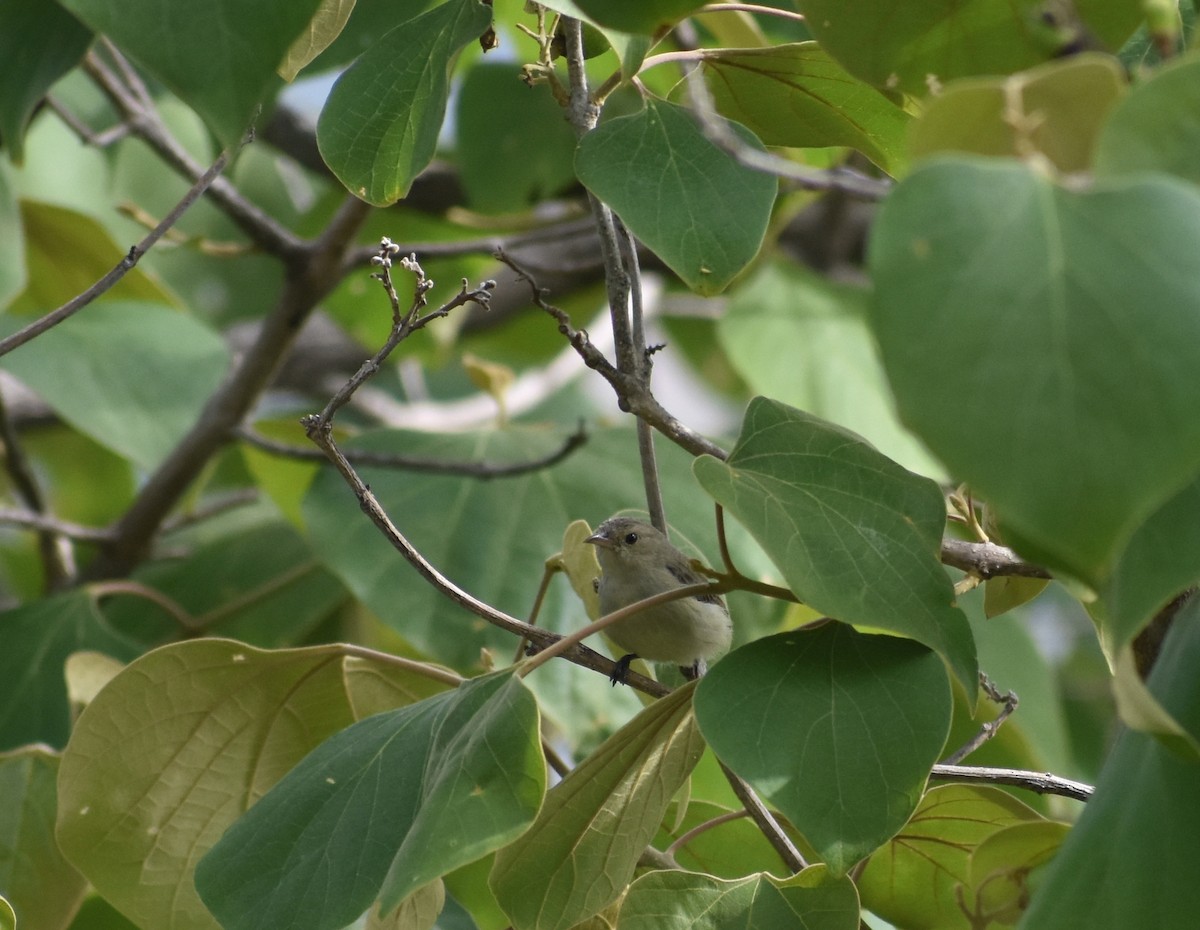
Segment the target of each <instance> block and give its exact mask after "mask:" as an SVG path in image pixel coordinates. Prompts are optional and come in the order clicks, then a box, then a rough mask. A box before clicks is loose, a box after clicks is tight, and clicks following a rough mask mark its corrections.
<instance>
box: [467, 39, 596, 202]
mask: <svg viewBox="0 0 1200 930" xmlns="http://www.w3.org/2000/svg"><path fill="white" fill-rule="evenodd" d="M519 74H520V71H519V69H518V67H517V65H516V64H515V63H514V64H478V65H476V66H475V67H473V68H471V70H470V71H468V72H467V75H466V78H465V79H464V80H463V84H462V89H461V91H460V92H459V97H458V110H457V115H456V118H455V125H456V128H457V133H458V146H457V152H458V163H459V168H460V172H461V176H462V182H463V186H464V187H465V188H466V191H467V197H468V198H469V200H470V203H471V206H472V207H474V208H475V209H477V210H482V211H484V212H488V213H504V212H515V211H518V210H525V209H527V208H529V207H530V206H532V205H533V204H535V203H537V202H538V201H539V200H541V199H543V198H545V197H549V196H552V195H554V194H557V193H559V192H560V191H561V190H563V189H564V188H565V187H567V186H569V185H571V184H573V183H574V181H575V165H574V157H575V134H574V133H573V132H572V131H571V127H570V125H569V124H568V123H567V121H566V119H565V118H564V113H563V109H562V107H560V106H559V105H558V103H557V102H555V100H554V97H553V96H552V95H551V94H550V93H549V91H548V90H547V89H546V88H544V87H538V88H529V87H526V86H525V85H524V84H523V83H521V81H520V80H519Z"/></svg>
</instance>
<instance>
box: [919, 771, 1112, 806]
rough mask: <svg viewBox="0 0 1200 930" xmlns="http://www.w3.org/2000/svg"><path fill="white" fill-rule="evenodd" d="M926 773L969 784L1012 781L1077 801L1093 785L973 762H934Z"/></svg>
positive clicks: (937, 778) (1086, 795)
mask: <svg viewBox="0 0 1200 930" xmlns="http://www.w3.org/2000/svg"><path fill="white" fill-rule="evenodd" d="M929 777H930V778H931V779H933V780H934V781H950V782H961V783H965V784H971V785H1011V786H1012V787H1014V788H1024V789H1026V790H1027V791H1033V792H1036V793H1037V794H1057V795H1061V796H1062V797H1064V798H1073V799H1074V800H1076V801H1086V800H1088V799H1089V798H1091V796H1092V794H1093V792H1095V790H1096V789H1095V788H1093V787H1092V786H1091V785H1087V784H1084V783H1083V782H1081V781H1071V780H1070V779H1069V778H1061V777H1059V776H1058V775H1051V774H1050V773H1049V772H1027V771H1025V770H1023V769H998V768H988V767H984V766H974V765H944V764H942V765H935V766H934V767H933V771H932V772H930V773H929Z"/></svg>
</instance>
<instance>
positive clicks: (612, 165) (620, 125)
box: [575, 99, 777, 294]
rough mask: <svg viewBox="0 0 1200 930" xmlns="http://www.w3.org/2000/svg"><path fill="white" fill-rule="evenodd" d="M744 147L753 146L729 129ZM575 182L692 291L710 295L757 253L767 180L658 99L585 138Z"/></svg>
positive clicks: (772, 185)
mask: <svg viewBox="0 0 1200 930" xmlns="http://www.w3.org/2000/svg"><path fill="white" fill-rule="evenodd" d="M732 125H733V128H734V130H735V131H736V132H738V133H739V135H741V136H742V138H743V139H744V140H745V141H746V143H747V144H748V145H752V146H754V147H756V148H761V143H760V142H758V140H757V139H755V138H754V137H753V136H752V135H751V134H750V133H749V131H748V130H746V129H745V128H744V127H741V126H738V125H737V124H732ZM575 170H576V173H577V174H578V175H579V180H580V181H582V182H583V184H584V186H586V187H587V188H588V189H589V190H590V191H591V192H592V193H593V194H595V195H596V196H597V197H599V198H600V199H601V200H603V201H604V202H605V203H607V204H608V205H609V206H611V207H612V208H613V210H615V211H616V212H617V213H618V214H620V216H621V219H622V220H624V221H625V223H626V225H628V226H629V228H630V230H631V231H632V232H633V233H634V235H636V236H637V237H638V238H639V239H641V240H642V241H643V242H644V243H645V244H646V245H647V246H648V247H649V248H650V249H652V250H653V251H654V253H655V254H656V255H658V257H659V258H661V259H662V260H663V261H664V262H666V263H667V265H668V266H669V267H670V268H671V270H672V271H674V272H675V273H676V274H677V275H679V277H680V278H682V279H683V281H684V283H685V284H687V286H688V287H690V288H691V289H692V290H694V291H697V292H699V293H701V294H717V293H720V292H721V291H723V290H724V289H725V288H726V287H727V286H728V285H729V282H730V281H732V280H733V278H734V277H735V276H736V275H737V274H738V272H740V271H741V270H742V269H743V268H745V267H746V265H747V264H748V263H749V262H750V260H751V259H752V258H754V256H755V255H756V254H757V253H758V250H759V247H760V246H761V245H762V241H763V236H764V235H765V234H766V229H767V221H768V220H769V219H770V216H771V207H772V206H773V204H774V202H775V191H776V186H777V185H776V182H775V179H774V178H772V177H770V176H768V175H766V174H762V173H761V172H757V171H751V170H750V169H748V168H743V167H742V166H741V165H739V164H738V163H737V162H735V161H734V160H733V159H732V158H731V157H730V156H729V155H727V154H726V153H725V152H723V151H721V149H719V148H717V147H716V146H715V145H714V144H713V143H711V142H709V141H708V139H706V138H705V137H704V134H703V133H702V132H701V131H700V128H699V127H698V126H697V125H696V123H695V120H694V119H693V118H692V117H691V115H690V114H689V112H688V111H687V110H685V109H684V108H682V107H677V106H675V105H674V104H671V103H667V102H665V101H662V100H653V99H651V100H648V101H647V102H646V108H645V109H644V110H642V111H641V112H640V113H635V114H634V115H632V116H623V117H619V118H617V119H614V120H610V121H609V122H607V123H602V124H601V125H600V126H599V127H597V128H596V129H594V130H592V131H591V132H589V133H588V134H587V135H585V136H584V137H583V139H582V140H580V143H579V149H578V152H577V154H576V156H575Z"/></svg>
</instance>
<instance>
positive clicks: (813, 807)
mask: <svg viewBox="0 0 1200 930" xmlns="http://www.w3.org/2000/svg"><path fill="white" fill-rule="evenodd" d="M950 707H951V697H950V687H949V682H948V679H947V677H946V670H945V667H944V666H943V665H942V663H941V662H940V661H939V660H938V658H937V656H935V655H934V654H933V653H932V652H930V651H929V650H928V649H926V648H925V647H923V646H921V645H919V644H917V643H914V642H912V641H911V640H903V639H896V638H893V637H887V636H871V635H868V634H865V633H858V632H856V631H855V630H853V629H851V628H850V627H847V626H845V625H843V624H835V623H830V624H827V625H826V626H823V627H821V628H819V629H817V630H814V631H811V632H795V631H793V632H790V633H780V634H778V635H776V636H772V637H768V638H765V639H760V640H757V641H755V642H753V643H750V644H749V645H747V646H743V647H742V648H741V649H738V650H736V651H735V652H733V653H731V654H730V655H729V656H728V658H726V659H725V660H724V661H722V662H720V663H718V664H717V665H716V666H714V668H713V670H712V671H711V672H710V673H709V674H708V675H707V676H705V678H704V679H703V681H702V683H701V685H700V688H699V690H698V691H697V693H696V715H697V718H698V719H699V721H700V724H701V727H702V728H703V732H704V736H705V738H706V739H707V740H708V741H709V742H710V743H711V744H712V747H713V750H714V751H715V752H716V753H717V755H718V756H720V757H721V759H722V760H723V761H724V762H725V763H726V764H727V765H729V766H730V768H732V769H734V770H735V771H736V772H737V773H738V774H739V775H741V776H742V777H744V778H745V779H747V780H748V781H749V782H750V783H751V784H752V785H754V786H755V787H756V788H758V789H759V790H760V791H761V792H762V793H763V794H764V795H765V796H766V798H767V799H768V800H769V801H771V802H772V803H773V804H775V805H776V806H777V807H778V808H779V809H780V810H781V811H783V813H784V814H786V815H787V817H788V820H790V821H791V822H792V823H793V824H794V825H795V827H796V829H797V830H799V831H800V832H801V833H802V834H804V837H805V839H807V840H808V841H809V843H811V844H812V846H813V847H814V848H815V849H816V850H817V853H818V854H819V855H820V856H821V858H822V860H823V861H824V862H826V863H827V864H828V865H829V867H830V869H831V870H832V871H833V873H834V874H835V875H843V874H845V872H846V871H847V870H848V869H849V868H850V867H851V866H853V865H854V864H855V863H856V862H857V861H858V860H860V859H862V858H863V857H864V856H866V855H868V854H869V853H870V852H871V851H872V850H874V849H876V848H877V847H879V846H880V845H881V844H883V843H885V842H887V840H888V839H889V838H891V837H892V836H894V835H895V834H896V832H897V831H899V830H900V828H901V827H903V826H904V824H905V822H906V821H907V820H908V818H909V816H910V815H911V814H912V812H913V811H914V810H915V809H916V807H917V803H918V802H919V801H920V800H921V795H922V792H923V791H924V789H925V780H926V779H927V778H928V777H929V770H930V768H931V766H932V765H933V763H934V762H935V761H936V760H937V757H938V754H939V753H940V752H941V750H942V746H943V745H944V743H945V741H946V733H947V732H948V730H949V727H950ZM767 734H770V735H769V736H768V735H767Z"/></svg>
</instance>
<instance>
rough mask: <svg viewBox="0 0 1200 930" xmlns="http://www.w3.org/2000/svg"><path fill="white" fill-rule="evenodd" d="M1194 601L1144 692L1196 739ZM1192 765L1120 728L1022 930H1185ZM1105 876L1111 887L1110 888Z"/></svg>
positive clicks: (1195, 837)
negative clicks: (1146, 929)
mask: <svg viewBox="0 0 1200 930" xmlns="http://www.w3.org/2000/svg"><path fill="white" fill-rule="evenodd" d="M1197 667H1200V601H1195V600H1193V602H1192V603H1191V604H1189V605H1188V606H1187V607H1185V608H1184V609H1183V610H1182V611H1181V612H1180V613H1179V614H1178V615H1177V616H1176V618H1175V623H1174V624H1173V625H1172V628H1171V632H1170V633H1169V634H1168V636H1167V639H1166V641H1165V642H1164V644H1163V649H1162V652H1161V654H1160V656H1159V660H1158V662H1157V663H1156V664H1155V666H1154V670H1153V672H1151V674H1150V679H1149V682H1148V684H1149V687H1150V690H1151V692H1152V693H1153V694H1154V696H1155V697H1156V698H1158V700H1159V701H1160V702H1161V703H1162V705H1163V707H1164V708H1165V709H1166V710H1167V712H1168V713H1170V714H1171V715H1172V716H1173V717H1174V718H1175V719H1176V720H1178V721H1179V722H1180V723H1182V724H1183V726H1184V727H1185V728H1186V730H1187V731H1188V732H1189V733H1190V734H1191V735H1192V736H1193V737H1196V736H1198V735H1200V677H1197V675H1196V668H1197ZM1197 783H1200V763H1197V762H1195V761H1190V760H1188V759H1186V758H1184V757H1182V756H1179V755H1176V754H1175V753H1173V752H1171V751H1170V750H1169V749H1167V748H1166V747H1164V746H1163V745H1162V744H1161V743H1159V742H1158V741H1157V740H1156V739H1155V738H1154V737H1152V736H1148V735H1146V734H1144V733H1139V732H1137V731H1135V730H1126V731H1124V732H1123V733H1122V734H1121V736H1120V737H1119V738H1118V741H1117V744H1116V746H1115V747H1114V749H1113V751H1112V753H1111V754H1110V756H1109V758H1108V760H1107V761H1106V762H1105V765H1104V768H1103V770H1102V771H1101V773H1100V778H1099V780H1098V782H1097V784H1096V793H1095V795H1093V797H1092V798H1091V800H1090V801H1088V804H1087V807H1086V808H1085V810H1084V811H1083V814H1082V815H1081V816H1080V818H1079V822H1078V823H1077V824H1076V825H1075V827H1074V829H1072V830H1071V832H1070V834H1069V835H1068V836H1067V839H1066V841H1065V842H1064V843H1063V847H1062V851H1061V852H1060V853H1059V854H1058V856H1056V857H1055V859H1054V861H1053V862H1051V863H1050V866H1049V868H1048V870H1047V872H1046V874H1045V876H1044V877H1043V880H1042V881H1041V883H1040V884H1039V886H1038V888H1037V890H1036V891H1035V892H1034V894H1033V901H1032V903H1031V905H1030V909H1029V912H1028V913H1027V914H1026V915H1025V919H1024V921H1023V922H1022V923H1021V928H1022V930H1051V928H1053V930H1073V928H1077V927H1078V928H1085V927H1086V928H1088V930H1117V928H1127V927H1137V926H1147V925H1149V926H1154V927H1161V928H1164V930H1168V928H1179V930H1184V928H1187V927H1191V926H1193V925H1194V924H1195V922H1196V914H1197V913H1200V883H1197V881H1196V874H1195V867H1194V865H1195V863H1196V862H1197V861H1198V860H1200V792H1198V791H1197V790H1196V785H1197ZM1113 876H1118V877H1119V880H1118V881H1114V880H1113Z"/></svg>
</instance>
